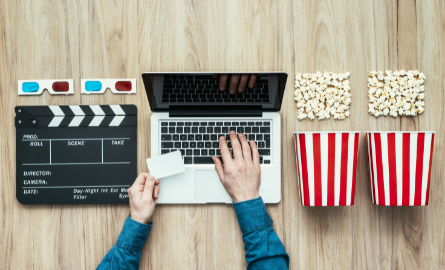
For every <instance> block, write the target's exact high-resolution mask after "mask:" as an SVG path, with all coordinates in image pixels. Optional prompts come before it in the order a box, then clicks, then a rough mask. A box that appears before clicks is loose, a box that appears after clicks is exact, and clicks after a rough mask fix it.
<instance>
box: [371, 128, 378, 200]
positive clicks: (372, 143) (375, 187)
mask: <svg viewBox="0 0 445 270" xmlns="http://www.w3.org/2000/svg"><path fill="white" fill-rule="evenodd" d="M374 135H375V134H374V133H372V134H371V148H372V164H374V166H373V167H374V190H375V203H376V204H377V205H379V189H378V185H377V166H376V164H377V162H376V161H375V159H376V155H377V154H376V153H375V137H374Z"/></svg>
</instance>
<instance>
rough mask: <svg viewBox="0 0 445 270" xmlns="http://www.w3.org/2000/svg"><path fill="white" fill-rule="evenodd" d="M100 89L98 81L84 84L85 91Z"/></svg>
mask: <svg viewBox="0 0 445 270" xmlns="http://www.w3.org/2000/svg"><path fill="white" fill-rule="evenodd" d="M101 89H102V83H101V82H99V81H87V82H85V90H86V91H100V90H101Z"/></svg>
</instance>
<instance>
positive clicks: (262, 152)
mask: <svg viewBox="0 0 445 270" xmlns="http://www.w3.org/2000/svg"><path fill="white" fill-rule="evenodd" d="M258 153H259V154H260V155H261V156H270V149H258Z"/></svg>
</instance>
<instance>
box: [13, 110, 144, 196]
mask: <svg viewBox="0 0 445 270" xmlns="http://www.w3.org/2000/svg"><path fill="white" fill-rule="evenodd" d="M15 112H16V117H15V127H16V156H17V161H16V166H17V170H16V196H17V200H18V201H19V202H20V203H22V204H99V203H101V204H102V203H128V193H127V190H128V188H129V187H130V186H131V185H132V183H133V181H134V179H135V178H136V176H137V163H136V158H137V107H136V106H135V105H80V106H17V107H15Z"/></svg>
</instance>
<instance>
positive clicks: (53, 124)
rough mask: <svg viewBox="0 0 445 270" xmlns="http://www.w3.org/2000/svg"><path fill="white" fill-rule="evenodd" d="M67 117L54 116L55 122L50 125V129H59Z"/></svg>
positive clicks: (52, 121)
mask: <svg viewBox="0 0 445 270" xmlns="http://www.w3.org/2000/svg"><path fill="white" fill-rule="evenodd" d="M63 118H65V116H54V118H53V120H51V122H50V123H49V125H48V127H58V126H59V125H60V123H61V122H62V120H63Z"/></svg>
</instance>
